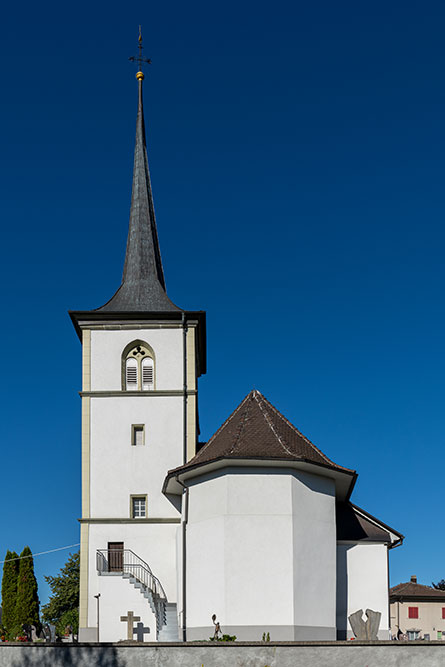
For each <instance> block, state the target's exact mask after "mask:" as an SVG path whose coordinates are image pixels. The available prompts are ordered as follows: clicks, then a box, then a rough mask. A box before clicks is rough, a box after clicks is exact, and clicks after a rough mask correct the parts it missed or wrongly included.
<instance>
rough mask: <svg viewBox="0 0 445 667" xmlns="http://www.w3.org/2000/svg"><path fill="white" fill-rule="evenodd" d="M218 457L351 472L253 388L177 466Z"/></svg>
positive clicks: (212, 459)
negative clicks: (287, 462) (293, 462)
mask: <svg viewBox="0 0 445 667" xmlns="http://www.w3.org/2000/svg"><path fill="white" fill-rule="evenodd" d="M219 458H233V459H236V458H242V459H246V458H265V459H288V460H303V461H309V462H312V463H318V464H322V465H325V466H328V467H330V468H334V469H337V470H341V471H345V472H351V473H352V472H354V471H352V470H350V469H349V468H344V467H342V466H340V465H337V464H336V463H334V462H333V461H331V460H330V459H328V457H327V456H325V454H323V452H321V451H320V450H319V449H318V447H316V446H315V445H314V444H313V443H312V442H311V441H310V440H308V439H307V438H306V437H305V436H304V435H303V434H302V433H300V431H298V430H297V429H296V428H295V426H293V425H292V424H291V423H290V422H289V421H288V420H287V419H286V418H285V417H283V415H282V414H281V413H280V412H278V410H277V409H276V408H274V406H273V405H272V404H271V403H269V401H268V400H267V399H266V398H264V396H263V395H262V394H261V393H260V392H259V391H257V390H256V389H254V390H253V391H251V392H250V394H248V395H247V396H246V398H245V399H244V400H243V401H242V403H240V405H239V406H238V407H237V408H236V410H235V411H234V412H232V414H231V415H230V417H229V418H228V419H227V420H226V421H225V422H224V424H223V425H222V426H221V428H219V429H218V431H216V433H215V434H214V435H213V436H212V437H211V438H210V440H209V441H208V442H207V444H206V445H205V446H204V447H203V448H202V449H201V450H200V451H199V452H198V453H197V454H196V456H194V457H193V458H192V459H191V460H190V461H189V462H188V463H187V464H186V465H185V466H182V468H181V469H186V468H188V467H190V466H195V465H197V464H200V463H207V462H210V461H214V460H215V459H219Z"/></svg>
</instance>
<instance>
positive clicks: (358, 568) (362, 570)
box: [337, 542, 390, 639]
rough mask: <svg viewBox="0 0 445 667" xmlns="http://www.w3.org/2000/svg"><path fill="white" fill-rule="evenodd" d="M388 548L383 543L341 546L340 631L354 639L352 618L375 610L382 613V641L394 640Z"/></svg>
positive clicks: (338, 549) (339, 552)
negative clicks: (389, 615)
mask: <svg viewBox="0 0 445 667" xmlns="http://www.w3.org/2000/svg"><path fill="white" fill-rule="evenodd" d="M388 576H389V574H388V547H387V545H386V544H382V543H372V542H363V543H360V544H357V543H354V542H349V543H348V542H340V543H339V544H338V546H337V630H338V633H339V639H351V638H352V637H354V633H353V631H352V628H351V625H350V623H349V620H348V617H349V616H350V615H351V614H353V613H355V612H356V611H359V610H360V609H362V610H363V612H366V609H372V610H373V611H378V612H380V613H381V615H382V616H381V620H380V629H379V633H378V637H379V639H390V635H389V618H388V613H389V599H388ZM364 618H365V616H364Z"/></svg>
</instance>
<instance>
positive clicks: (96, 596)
mask: <svg viewBox="0 0 445 667" xmlns="http://www.w3.org/2000/svg"><path fill="white" fill-rule="evenodd" d="M94 597H95V598H96V600H97V641H98V642H99V598H100V593H98V594H97V595H95V596H94Z"/></svg>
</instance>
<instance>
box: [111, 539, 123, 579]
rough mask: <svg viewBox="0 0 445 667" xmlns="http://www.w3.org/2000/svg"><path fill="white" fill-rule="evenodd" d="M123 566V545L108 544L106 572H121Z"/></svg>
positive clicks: (120, 543)
mask: <svg viewBox="0 0 445 667" xmlns="http://www.w3.org/2000/svg"><path fill="white" fill-rule="evenodd" d="M123 566H124V543H123V542H108V572H122V570H123Z"/></svg>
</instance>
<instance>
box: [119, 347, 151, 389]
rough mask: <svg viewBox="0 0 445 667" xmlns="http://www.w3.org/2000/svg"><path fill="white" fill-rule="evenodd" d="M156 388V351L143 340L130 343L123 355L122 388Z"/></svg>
mask: <svg viewBox="0 0 445 667" xmlns="http://www.w3.org/2000/svg"><path fill="white" fill-rule="evenodd" d="M154 388H155V364H154V351H153V350H152V348H151V347H150V346H149V345H148V344H147V343H143V341H134V343H131V344H130V345H128V346H127V347H126V348H125V350H124V352H123V355H122V389H123V390H124V391H125V390H126V391H149V390H154Z"/></svg>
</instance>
